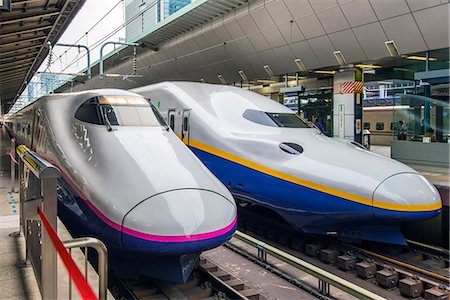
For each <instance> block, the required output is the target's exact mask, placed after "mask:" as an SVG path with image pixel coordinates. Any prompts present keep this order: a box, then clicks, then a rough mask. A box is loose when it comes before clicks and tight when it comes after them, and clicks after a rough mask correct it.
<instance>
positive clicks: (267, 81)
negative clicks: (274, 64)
mask: <svg viewBox="0 0 450 300" xmlns="http://www.w3.org/2000/svg"><path fill="white" fill-rule="evenodd" d="M256 82H259V83H274V82H278V81H277V80H270V79H258V80H256Z"/></svg>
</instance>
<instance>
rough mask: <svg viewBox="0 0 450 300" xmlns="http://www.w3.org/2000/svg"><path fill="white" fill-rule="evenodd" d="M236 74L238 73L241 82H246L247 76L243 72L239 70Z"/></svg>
mask: <svg viewBox="0 0 450 300" xmlns="http://www.w3.org/2000/svg"><path fill="white" fill-rule="evenodd" d="M238 73H239V76H241V78H242V80H244V81H248V77H247V75H245V73H244V71H242V70H239V71H238Z"/></svg>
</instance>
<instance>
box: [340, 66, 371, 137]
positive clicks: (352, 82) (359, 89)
mask: <svg viewBox="0 0 450 300" xmlns="http://www.w3.org/2000/svg"><path fill="white" fill-rule="evenodd" d="M363 91H364V77H363V72H362V70H361V69H359V68H351V69H346V70H342V71H339V72H338V73H336V74H335V75H334V97H333V128H334V129H333V136H335V137H339V138H342V139H347V140H351V141H356V142H358V143H362V107H363Z"/></svg>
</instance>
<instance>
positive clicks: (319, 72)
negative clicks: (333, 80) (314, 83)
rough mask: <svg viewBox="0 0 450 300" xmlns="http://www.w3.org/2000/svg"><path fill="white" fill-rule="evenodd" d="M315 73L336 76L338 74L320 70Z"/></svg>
mask: <svg viewBox="0 0 450 300" xmlns="http://www.w3.org/2000/svg"><path fill="white" fill-rule="evenodd" d="M314 73H316V74H327V75H334V74H336V71H325V70H319V71H314Z"/></svg>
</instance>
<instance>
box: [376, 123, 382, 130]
mask: <svg viewBox="0 0 450 300" xmlns="http://www.w3.org/2000/svg"><path fill="white" fill-rule="evenodd" d="M377 130H384V123H383V122H377Z"/></svg>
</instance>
